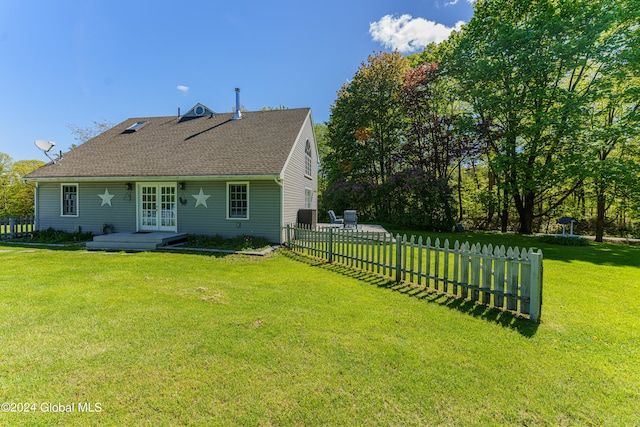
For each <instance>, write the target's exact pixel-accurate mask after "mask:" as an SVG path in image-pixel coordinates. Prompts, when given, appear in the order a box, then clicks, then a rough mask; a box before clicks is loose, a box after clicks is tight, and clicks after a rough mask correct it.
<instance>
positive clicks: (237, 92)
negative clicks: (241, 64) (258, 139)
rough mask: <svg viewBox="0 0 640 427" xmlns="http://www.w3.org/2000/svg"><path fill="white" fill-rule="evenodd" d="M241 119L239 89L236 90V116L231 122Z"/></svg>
mask: <svg viewBox="0 0 640 427" xmlns="http://www.w3.org/2000/svg"><path fill="white" fill-rule="evenodd" d="M241 118H242V113H241V112H240V88H239V87H237V88H236V114H235V115H234V116H233V120H238V119H241Z"/></svg>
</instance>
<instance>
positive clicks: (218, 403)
mask: <svg viewBox="0 0 640 427" xmlns="http://www.w3.org/2000/svg"><path fill="white" fill-rule="evenodd" d="M441 237H442V236H441ZM456 237H461V235H456ZM464 237H467V236H466V235H465V236H464ZM468 237H471V241H472V242H475V241H481V242H483V243H484V242H485V239H487V240H486V242H487V243H489V242H493V243H499V244H503V243H504V244H508V245H511V246H514V245H519V246H526V247H540V248H542V250H543V252H544V256H545V261H544V268H545V270H544V300H543V308H542V323H541V324H540V325H534V324H532V323H530V322H528V321H526V320H523V319H517V318H514V317H513V316H511V315H509V314H508V313H503V312H499V311H496V310H486V309H484V308H483V307H481V306H475V305H472V304H471V303H468V302H461V301H457V300H453V299H450V298H448V297H446V296H442V295H436V294H431V293H425V292H421V291H420V290H417V289H415V288H411V287H405V286H402V285H399V286H397V285H395V284H394V283H393V282H389V281H387V280H386V279H380V278H376V277H375V276H370V275H367V274H363V273H359V272H354V271H350V270H348V269H346V268H343V267H340V266H338V265H333V266H326V265H320V264H318V263H316V262H314V261H309V260H305V259H301V258H297V257H294V256H291V255H287V253H285V252H282V251H281V252H277V253H275V254H273V255H271V256H268V257H264V258H260V257H247V256H238V255H233V256H226V257H211V256H203V255H197V254H179V253H137V254H126V253H103V252H85V251H65V250H48V249H34V248H25V247H19V246H15V245H4V246H2V245H0V263H1V265H2V268H1V269H0V360H1V363H0V402H14V403H16V405H14V409H17V408H19V407H22V406H24V405H20V404H23V403H27V402H33V403H34V404H35V409H36V411H35V412H31V413H7V412H0V425H30V426H32V425H42V426H45V425H46V426H48V425H56V424H60V425H82V426H85V425H153V426H159V425H203V426H210V425H221V426H228V425H296V426H298V425H312V426H316V425H331V426H336V425H385V426H386V425H444V426H470V425H487V426H492V425H513V426H522V425H527V426H558V425H567V426H585V425H605V426H626V425H629V426H634V425H639V424H640V405H639V404H638V402H640V369H638V366H640V304H639V303H638V302H639V301H640V261H639V260H640V248H633V247H627V246H614V245H606V244H605V245H591V246H587V247H563V246H552V245H546V246H545V245H543V244H541V243H540V242H539V240H537V239H535V238H527V237H520V236H502V235H477V234H476V235H469V236H468ZM89 403H90V404H92V409H94V410H97V409H100V412H93V413H89V412H86V411H85V412H81V411H80V404H82V409H85V410H86V409H87V408H88V406H87V404H89ZM72 404H73V405H74V406H73V407H70V405H72ZM60 405H62V406H60ZM65 405H66V406H65ZM29 408H30V409H31V408H32V406H29ZM57 408H62V409H72V410H73V412H71V413H66V412H65V413H54V412H43V411H46V410H52V409H57Z"/></svg>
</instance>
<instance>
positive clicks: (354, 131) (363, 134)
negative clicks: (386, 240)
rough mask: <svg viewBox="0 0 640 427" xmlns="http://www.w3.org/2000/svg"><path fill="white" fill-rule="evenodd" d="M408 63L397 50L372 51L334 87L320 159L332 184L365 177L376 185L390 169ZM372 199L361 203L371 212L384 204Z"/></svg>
mask: <svg viewBox="0 0 640 427" xmlns="http://www.w3.org/2000/svg"><path fill="white" fill-rule="evenodd" d="M408 69H409V63H408V61H407V59H406V58H405V57H403V56H402V55H400V54H399V53H398V52H393V53H387V52H379V53H375V54H373V55H369V57H368V59H367V62H362V64H361V65H360V67H359V69H358V71H357V72H356V74H355V75H354V76H353V79H352V80H351V81H350V82H348V83H345V84H344V85H343V86H342V88H341V89H340V90H339V91H338V98H337V100H336V101H335V103H334V104H333V106H332V108H331V117H330V119H329V123H328V129H329V147H330V148H331V152H330V154H329V155H328V159H327V160H328V161H327V162H326V163H325V164H326V165H327V166H328V167H330V170H329V171H328V173H329V181H330V183H331V184H334V185H335V184H337V183H339V182H350V181H351V182H355V181H367V182H369V183H370V184H371V185H374V186H377V185H380V184H382V183H384V182H386V181H387V180H388V178H389V176H390V175H391V174H392V173H393V171H394V170H395V168H396V159H397V153H398V151H399V149H400V146H401V143H402V141H403V129H404V117H403V114H402V100H401V98H400V91H401V88H402V85H403V83H404V76H405V74H406V72H407V71H408ZM370 201H371V200H370ZM373 202H374V204H373V205H372V206H369V207H368V208H366V209H367V210H368V211H369V213H370V214H372V215H375V213H376V211H380V210H384V209H385V207H384V206H385V203H384V201H383V200H373ZM336 208H338V207H336Z"/></svg>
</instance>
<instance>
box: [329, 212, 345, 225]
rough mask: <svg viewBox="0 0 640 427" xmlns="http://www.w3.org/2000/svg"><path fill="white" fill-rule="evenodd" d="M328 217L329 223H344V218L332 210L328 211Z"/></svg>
mask: <svg viewBox="0 0 640 427" xmlns="http://www.w3.org/2000/svg"><path fill="white" fill-rule="evenodd" d="M329 219H330V220H331V224H344V220H343V219H342V218H340V217H338V216H336V213H335V212H334V211H332V210H330V211H329Z"/></svg>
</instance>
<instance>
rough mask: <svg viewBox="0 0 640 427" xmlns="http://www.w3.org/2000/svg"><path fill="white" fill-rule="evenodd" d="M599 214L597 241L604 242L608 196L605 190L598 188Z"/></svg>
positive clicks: (597, 219) (597, 217)
mask: <svg viewBox="0 0 640 427" xmlns="http://www.w3.org/2000/svg"><path fill="white" fill-rule="evenodd" d="M597 212H598V213H597V216H596V242H602V238H603V237H604V222H605V215H606V198H605V195H604V191H602V190H601V189H598V198H597Z"/></svg>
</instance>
